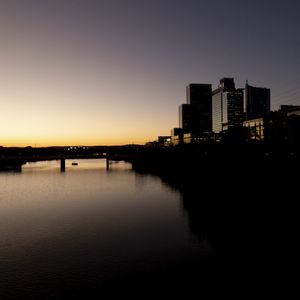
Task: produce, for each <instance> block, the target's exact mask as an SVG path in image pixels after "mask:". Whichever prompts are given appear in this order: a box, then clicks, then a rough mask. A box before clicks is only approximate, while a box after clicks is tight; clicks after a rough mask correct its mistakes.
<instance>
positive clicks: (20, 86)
mask: <svg viewBox="0 0 300 300" xmlns="http://www.w3.org/2000/svg"><path fill="white" fill-rule="evenodd" d="M299 15H300V1H298V0H285V1H282V0H280V1H278V0H251V1H249V0H247V1H244V0H239V1H238V0H227V1H217V0H151V1H150V0H147V1H146V0H118V1H116V0H49V1H47V0H0V145H2V146H36V147H39V146H53V145H122V144H131V143H137V144H143V143H146V142H148V141H152V140H155V139H156V138H157V136H159V135H169V134H170V131H171V128H173V127H178V125H179V124H178V123H179V116H178V107H179V105H180V104H182V103H185V102H186V100H185V93H186V91H185V89H186V86H187V85H188V84H189V83H211V84H212V87H213V88H216V87H217V86H218V83H219V80H220V79H221V78H222V77H234V79H235V83H236V86H237V87H244V85H245V82H246V80H248V82H249V84H250V85H253V86H259V87H267V88H270V89H271V103H272V109H278V107H279V105H281V104H295V105H297V104H298V105H300V72H299V67H300V58H299V55H300V21H299V20H300V19H299Z"/></svg>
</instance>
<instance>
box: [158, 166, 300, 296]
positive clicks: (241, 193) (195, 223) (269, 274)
mask: <svg viewBox="0 0 300 300" xmlns="http://www.w3.org/2000/svg"><path fill="white" fill-rule="evenodd" d="M227 167H228V166H227ZM231 167H232V168H215V169H214V168H211V169H209V170H208V169H205V168H203V169H202V170H201V172H199V173H198V174H197V175H195V173H191V174H187V173H185V174H181V175H180V174H179V175H178V174H176V176H174V174H160V177H161V178H162V179H163V181H164V182H165V183H167V184H168V185H169V186H171V187H172V188H174V189H175V190H177V191H179V192H180V194H181V205H182V209H183V211H185V213H186V215H187V216H188V221H189V229H190V231H191V232H192V233H193V234H194V235H195V236H197V238H198V239H199V241H200V242H203V241H208V242H209V244H210V246H211V247H212V253H213V254H214V255H213V257H214V261H213V262H212V263H211V264H210V265H209V271H211V270H214V272H215V274H214V275H213V276H211V277H210V280H209V282H208V284H210V285H213V286H215V287H218V288H221V287H222V288H224V291H225V290H226V291H230V292H231V293H234V292H238V291H241V290H243V291H246V290H247V291H252V292H254V293H255V292H258V291H264V292H266V291H267V290H269V289H270V288H274V284H276V285H277V284H278V285H281V286H282V285H283V284H284V283H285V282H286V280H287V278H288V281H289V282H293V278H292V276H289V275H288V274H292V273H291V270H292V269H294V267H293V265H294V264H295V261H296V260H297V256H298V254H297V253H298V249H299V248H298V246H297V244H298V229H297V228H298V227H299V224H298V223H299V222H298V217H297V216H296V211H297V208H296V207H297V202H298V200H299V189H298V183H297V180H298V179H297V177H295V176H294V174H295V172H296V170H297V166H296V165H295V166H294V165H291V166H286V165H284V166H281V167H278V166H276V165H268V166H265V165H264V166H257V165H256V166H254V167H253V168H252V169H251V168H249V169H248V170H247V171H246V169H244V168H243V166H236V165H233V166H231ZM217 170H220V171H221V170H226V174H225V173H224V176H220V178H219V179H217V177H216V175H217V174H218V172H216V171H217ZM296 249H297V250H296ZM208 273H209V272H208ZM284 274H285V275H284ZM268 282H270V283H271V285H268Z"/></svg>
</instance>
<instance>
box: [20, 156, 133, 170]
mask: <svg viewBox="0 0 300 300" xmlns="http://www.w3.org/2000/svg"><path fill="white" fill-rule="evenodd" d="M80 170H106V159H76V161H75V160H74V159H66V172H68V171H71V172H73V171H80ZM112 170H114V171H118V170H131V164H130V163H127V162H125V161H110V171H112ZM35 171H53V172H59V171H60V161H59V160H52V161H38V162H27V163H26V164H25V165H23V166H22V172H25V173H27V172H35Z"/></svg>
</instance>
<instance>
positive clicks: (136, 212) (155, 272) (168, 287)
mask: <svg viewBox="0 0 300 300" xmlns="http://www.w3.org/2000/svg"><path fill="white" fill-rule="evenodd" d="M0 184H1V190H0V199H1V200H0V236H1V240H0V268H1V274H0V295H1V298H3V299H63V298H64V297H67V296H69V297H70V296H71V297H73V298H74V297H75V298H76V297H78V298H79V299H83V298H84V299H85V298H90V297H92V296H94V295H97V296H101V295H103V294H104V293H110V294H111V293H112V294H113V293H114V292H119V290H122V291H123V292H125V291H126V292H127V293H130V294H131V295H132V294H134V293H141V292H143V291H147V294H149V293H151V292H152V293H153V294H156V295H157V293H160V294H161V293H163V292H165V293H167V294H168V295H170V294H172V293H175V294H176V293H177V292H178V291H180V290H181V291H184V293H185V294H186V293H187V292H188V291H193V290H195V289H196V290H197V289H198V288H199V286H204V285H205V282H208V279H207V278H209V276H208V274H209V272H210V270H211V267H210V266H211V265H210V261H211V260H212V255H211V253H212V252H211V245H210V244H209V243H208V242H204V241H201V242H199V241H198V240H197V239H195V238H193V235H191V233H190V231H189V227H188V218H187V216H188V217H189V218H190V219H191V216H190V215H189V214H188V215H186V214H183V213H182V212H183V211H182V209H181V208H180V199H181V198H180V193H179V192H178V191H177V190H174V189H173V188H170V187H168V186H166V185H165V184H164V183H162V181H161V179H160V178H158V177H153V176H150V175H140V174H137V173H135V172H133V171H132V170H131V168H130V165H128V164H125V163H122V162H120V163H117V164H113V165H112V168H110V171H107V170H106V165H105V161H104V160H87V161H84V160H82V161H78V165H76V166H74V165H72V161H66V172H65V173H64V174H61V173H60V169H59V161H56V162H55V161H54V162H41V163H35V164H27V165H25V166H24V167H23V172H22V173H19V174H15V173H1V174H0ZM185 210H188V209H187V208H185ZM148 291H149V292H148Z"/></svg>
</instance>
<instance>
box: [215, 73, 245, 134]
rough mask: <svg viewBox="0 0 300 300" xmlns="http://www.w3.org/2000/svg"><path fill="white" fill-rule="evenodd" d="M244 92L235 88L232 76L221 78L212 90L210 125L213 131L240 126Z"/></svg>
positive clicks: (242, 116) (242, 117)
mask: <svg viewBox="0 0 300 300" xmlns="http://www.w3.org/2000/svg"><path fill="white" fill-rule="evenodd" d="M243 102H244V93H243V90H242V89H236V88H235V84H234V79H233V78H222V79H221V80H220V84H219V87H218V88H217V89H216V90H214V91H213V92H212V126H213V131H214V132H215V133H219V132H221V131H223V130H227V129H229V128H231V127H242V126H243V121H244V105H243Z"/></svg>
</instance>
